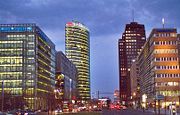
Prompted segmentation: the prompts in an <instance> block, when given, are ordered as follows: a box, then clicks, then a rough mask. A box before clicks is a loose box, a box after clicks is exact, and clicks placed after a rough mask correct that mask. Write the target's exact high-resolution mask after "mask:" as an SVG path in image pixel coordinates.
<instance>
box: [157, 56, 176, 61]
mask: <svg viewBox="0 0 180 115" xmlns="http://www.w3.org/2000/svg"><path fill="white" fill-rule="evenodd" d="M154 60H155V61H177V60H178V58H177V57H156V58H154Z"/></svg>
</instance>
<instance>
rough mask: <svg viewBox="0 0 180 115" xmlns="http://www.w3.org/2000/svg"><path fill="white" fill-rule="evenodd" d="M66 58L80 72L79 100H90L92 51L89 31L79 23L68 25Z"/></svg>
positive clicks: (78, 84) (78, 81)
mask: <svg viewBox="0 0 180 115" xmlns="http://www.w3.org/2000/svg"><path fill="white" fill-rule="evenodd" d="M65 50H66V51H65V52H66V56H67V58H69V60H70V61H72V62H73V63H74V64H75V65H76V67H77V70H78V78H77V89H78V93H79V99H81V100H89V99H90V49H89V30H88V28H87V27H85V26H84V25H83V24H82V23H80V22H77V21H72V22H68V23H67V24H66V49H65Z"/></svg>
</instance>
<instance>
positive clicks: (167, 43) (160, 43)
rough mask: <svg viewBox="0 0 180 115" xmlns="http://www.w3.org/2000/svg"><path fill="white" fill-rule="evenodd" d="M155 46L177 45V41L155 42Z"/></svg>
mask: <svg viewBox="0 0 180 115" xmlns="http://www.w3.org/2000/svg"><path fill="white" fill-rule="evenodd" d="M154 45H177V42H176V41H155V42H154Z"/></svg>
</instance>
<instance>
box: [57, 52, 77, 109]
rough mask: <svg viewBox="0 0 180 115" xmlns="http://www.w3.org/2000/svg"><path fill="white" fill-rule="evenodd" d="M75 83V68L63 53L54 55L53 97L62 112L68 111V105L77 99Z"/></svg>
mask: <svg viewBox="0 0 180 115" xmlns="http://www.w3.org/2000/svg"><path fill="white" fill-rule="evenodd" d="M76 82H77V69H76V66H75V65H74V64H73V63H72V62H71V61H70V60H69V59H68V58H67V57H66V56H65V54H64V53H63V52H61V51H58V52H57V53H56V85H55V86H56V87H55V88H56V90H55V94H56V95H55V97H56V99H57V101H58V104H60V106H61V107H60V108H62V109H63V111H69V105H70V104H71V103H72V102H73V101H74V102H75V100H76V99H77V88H76ZM66 109H68V110H66Z"/></svg>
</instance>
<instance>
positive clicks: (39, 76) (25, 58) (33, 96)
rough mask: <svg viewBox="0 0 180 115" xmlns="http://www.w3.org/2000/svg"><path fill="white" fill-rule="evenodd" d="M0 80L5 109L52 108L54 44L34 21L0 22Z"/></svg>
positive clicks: (0, 90)
mask: <svg viewBox="0 0 180 115" xmlns="http://www.w3.org/2000/svg"><path fill="white" fill-rule="evenodd" d="M0 82H3V86H2V84H0V87H3V90H4V94H5V95H4V97H6V96H7V95H8V96H9V98H8V100H6V101H5V103H4V109H5V107H8V106H9V105H11V106H9V108H8V109H19V108H21V109H31V110H38V109H41V110H47V109H51V108H52V106H53V105H52V103H53V99H54V86H55V45H54V43H53V42H52V41H51V40H50V39H49V38H48V37H47V36H46V35H45V33H44V32H43V31H42V30H41V29H40V28H39V27H38V26H36V25H35V24H1V25H0ZM0 92H1V93H2V88H1V89H0ZM1 99H2V98H1ZM1 101H2V100H1ZM1 106H2V105H1Z"/></svg>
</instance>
